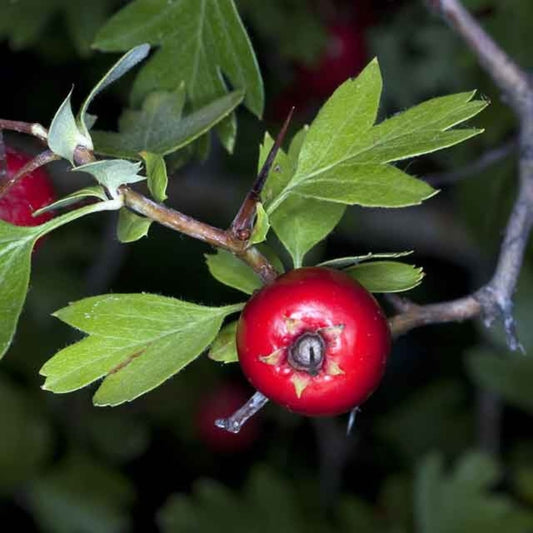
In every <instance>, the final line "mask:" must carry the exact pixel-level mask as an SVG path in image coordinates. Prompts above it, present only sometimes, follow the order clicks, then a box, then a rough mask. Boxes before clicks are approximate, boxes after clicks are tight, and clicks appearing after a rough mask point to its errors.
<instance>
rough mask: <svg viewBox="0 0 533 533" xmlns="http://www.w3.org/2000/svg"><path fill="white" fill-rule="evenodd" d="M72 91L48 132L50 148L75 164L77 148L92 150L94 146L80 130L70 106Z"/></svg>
mask: <svg viewBox="0 0 533 533" xmlns="http://www.w3.org/2000/svg"><path fill="white" fill-rule="evenodd" d="M72 91H73V89H71V90H70V92H69V93H68V95H67V97H66V98H65V100H63V103H62V104H61V105H60V106H59V109H58V110H57V112H56V114H55V116H54V118H53V119H52V123H51V124H50V128H49V130H48V147H49V148H50V150H52V152H54V154H57V155H59V156H61V157H63V158H65V159H67V160H68V161H70V162H71V163H72V164H74V150H75V149H76V146H78V145H79V144H80V145H83V146H86V147H87V148H89V149H92V148H93V145H92V142H91V138H90V137H85V136H84V135H83V133H82V132H81V131H80V130H79V128H78V124H77V123H76V119H75V118H74V114H73V113H72V106H71V104H70V97H71V95H72Z"/></svg>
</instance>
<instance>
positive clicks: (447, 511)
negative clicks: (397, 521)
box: [415, 452, 533, 533]
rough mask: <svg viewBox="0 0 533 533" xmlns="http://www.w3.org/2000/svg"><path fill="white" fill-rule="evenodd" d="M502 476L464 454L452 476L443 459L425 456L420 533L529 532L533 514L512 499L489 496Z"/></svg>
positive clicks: (490, 464)
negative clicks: (453, 532) (451, 532)
mask: <svg viewBox="0 0 533 533" xmlns="http://www.w3.org/2000/svg"><path fill="white" fill-rule="evenodd" d="M500 476H501V471H500V467H499V465H498V464H497V463H495V461H494V460H493V459H492V458H490V457H489V456H487V455H484V454H482V453H479V452H469V453H466V454H465V455H463V457H461V459H460V460H459V461H458V463H457V464H456V465H455V468H454V470H453V471H452V472H450V473H445V472H444V461H443V458H442V456H440V455H437V454H431V455H429V456H427V457H426V459H425V460H424V461H423V462H422V464H421V466H420V468H419V469H418V473H417V476H416V483H415V515H416V517H415V518H416V525H417V527H416V530H417V531H419V532H420V533H446V532H448V531H457V532H465V533H466V532H471V531H480V532H481V531H483V532H484V533H498V532H500V531H506V532H507V531H508V532H509V533H522V532H524V531H527V529H528V527H530V526H531V523H532V520H533V515H532V514H531V512H530V511H528V510H526V509H525V508H522V507H521V506H519V505H518V504H516V503H515V502H513V501H512V500H511V499H510V498H509V497H507V496H504V495H502V494H497V493H493V492H492V491H491V488H492V486H493V485H494V484H495V483H496V481H497V480H498V479H499V477H500Z"/></svg>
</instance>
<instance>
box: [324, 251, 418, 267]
mask: <svg viewBox="0 0 533 533" xmlns="http://www.w3.org/2000/svg"><path fill="white" fill-rule="evenodd" d="M412 253H413V252H412V251H409V252H382V253H373V252H368V253H367V254H365V255H354V256H351V257H338V258H336V259H329V260H328V261H322V263H318V264H317V265H316V266H320V267H327V268H337V269H341V268H347V267H350V266H353V265H358V264H359V263H362V262H363V261H373V260H375V259H398V258H399V257H405V256H407V255H411V254H412Z"/></svg>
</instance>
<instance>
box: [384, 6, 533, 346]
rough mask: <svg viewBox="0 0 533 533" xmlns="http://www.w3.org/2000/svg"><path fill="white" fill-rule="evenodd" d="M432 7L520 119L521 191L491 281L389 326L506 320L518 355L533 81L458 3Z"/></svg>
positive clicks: (531, 196)
mask: <svg viewBox="0 0 533 533" xmlns="http://www.w3.org/2000/svg"><path fill="white" fill-rule="evenodd" d="M428 3H429V6H430V8H432V9H433V10H435V11H436V12H438V13H439V14H441V15H442V16H443V17H444V19H445V20H446V22H447V23H448V25H449V26H450V27H451V28H452V29H453V30H455V31H456V32H457V33H458V34H459V36H460V37H461V38H462V39H463V40H464V41H465V42H466V43H467V44H468V45H469V47H470V49H471V50H472V51H473V52H474V53H475V54H476V56H477V58H478V60H479V63H480V64H481V66H482V67H483V68H484V69H485V70H486V72H487V73H488V74H489V75H490V76H491V78H492V79H493V81H494V83H495V84H496V85H497V86H498V87H499V88H500V90H501V91H502V93H503V94H504V97H505V100H506V101H507V102H508V103H509V105H510V106H511V108H512V109H513V110H514V111H515V114H516V115H517V119H518V121H519V123H520V133H519V147H520V156H519V157H520V164H519V176H518V177H519V190H518V196H517V198H516V200H515V203H514V206H513V209H512V211H511V214H510V216H509V220H508V223H507V227H506V229H505V233H504V238H503V242H502V245H501V249H500V254H499V257H498V262H497V265H496V269H495V272H494V275H493V277H492V279H491V280H490V281H489V282H488V283H487V284H486V285H484V286H483V287H481V288H480V289H479V290H477V291H476V292H475V293H473V294H471V295H469V296H465V297H463V298H459V299H457V300H453V301H449V302H442V303H437V304H431V305H425V306H417V305H415V304H410V305H405V302H404V305H403V309H402V308H400V309H399V310H400V312H399V313H398V314H397V315H396V316H394V317H392V318H391V320H390V324H391V329H392V332H393V335H394V336H399V335H402V334H403V333H406V332H407V331H409V330H411V329H413V328H416V327H418V326H421V325H425V324H432V323H440V322H452V321H461V320H466V319H468V318H473V317H476V316H479V315H483V316H484V318H485V322H486V323H487V324H490V323H491V322H492V321H493V320H494V319H495V318H498V317H501V318H502V319H503V323H504V327H505V332H506V335H507V342H508V344H509V347H510V348H511V349H512V350H516V349H517V348H520V344H519V342H518V339H517V338H516V333H515V323H514V318H513V315H512V308H513V302H512V298H513V294H514V291H515V289H516V283H517V281H518V276H519V274H520V270H521V267H522V263H523V259H524V252H525V248H526V244H527V242H528V239H529V235H530V232H531V227H532V225H533V84H532V81H531V78H530V77H529V75H528V74H527V73H526V72H525V71H524V70H522V69H521V68H520V67H519V66H518V65H517V64H516V63H515V62H514V61H513V60H512V59H511V58H510V57H509V56H508V55H507V54H506V53H505V52H504V51H503V50H502V49H501V48H500V47H499V46H498V45H497V44H496V43H495V41H494V40H493V39H492V38H491V37H490V36H489V35H488V34H487V33H486V32H485V31H484V30H483V28H481V26H480V25H479V24H478V22H477V21H476V20H475V19H474V18H473V17H472V16H471V15H470V14H469V13H468V11H466V9H465V8H464V7H463V5H462V4H461V2H460V1H459V0H428ZM397 307H398V306H397Z"/></svg>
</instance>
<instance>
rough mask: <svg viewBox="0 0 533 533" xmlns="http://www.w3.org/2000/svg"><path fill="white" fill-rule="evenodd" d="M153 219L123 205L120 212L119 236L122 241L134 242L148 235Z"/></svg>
mask: <svg viewBox="0 0 533 533" xmlns="http://www.w3.org/2000/svg"><path fill="white" fill-rule="evenodd" d="M151 224H152V221H151V220H150V219H149V218H146V217H142V216H140V215H137V214H135V213H132V212H131V211H130V210H129V209H126V208H125V207H123V208H122V209H121V210H120V211H119V214H118V224H117V237H118V240H119V241H120V242H122V243H128V242H134V241H138V240H139V239H142V238H143V237H145V236H146V235H148V230H149V229H150V225H151Z"/></svg>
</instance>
